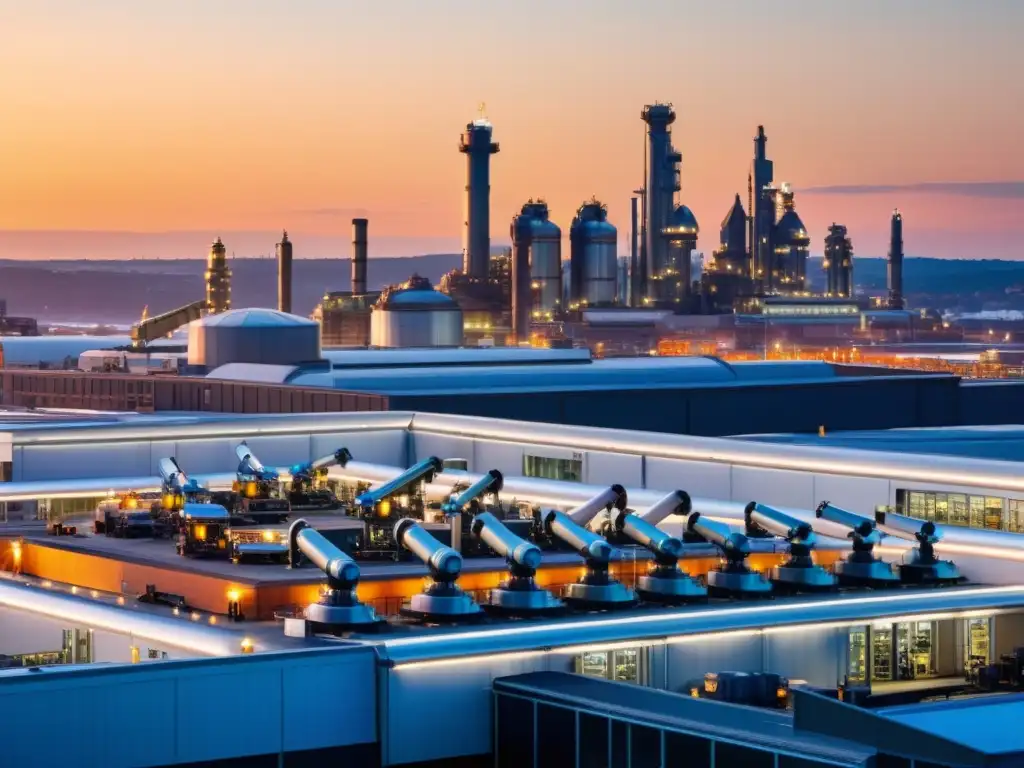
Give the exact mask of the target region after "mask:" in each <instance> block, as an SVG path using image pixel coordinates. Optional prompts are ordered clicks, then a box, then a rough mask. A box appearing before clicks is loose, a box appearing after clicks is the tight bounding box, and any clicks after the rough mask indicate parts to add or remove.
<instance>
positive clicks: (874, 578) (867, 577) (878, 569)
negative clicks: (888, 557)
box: [835, 560, 900, 588]
mask: <svg viewBox="0 0 1024 768" xmlns="http://www.w3.org/2000/svg"><path fill="white" fill-rule="evenodd" d="M835 571H836V576H837V577H838V578H839V583H840V584H841V585H842V586H844V587H875V588H883V587H894V586H896V585H897V584H899V583H900V578H899V576H897V575H896V574H895V573H893V572H892V566H891V565H889V564H888V563H883V562H882V561H881V560H871V561H869V562H857V561H854V560H840V561H839V562H837V563H836V566H835Z"/></svg>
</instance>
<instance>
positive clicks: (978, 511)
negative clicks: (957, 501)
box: [970, 496, 985, 528]
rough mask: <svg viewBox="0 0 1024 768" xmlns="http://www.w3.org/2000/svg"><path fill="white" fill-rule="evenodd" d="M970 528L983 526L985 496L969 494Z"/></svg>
mask: <svg viewBox="0 0 1024 768" xmlns="http://www.w3.org/2000/svg"><path fill="white" fill-rule="evenodd" d="M970 507H971V528H984V527H985V497H984V496H971V497H970Z"/></svg>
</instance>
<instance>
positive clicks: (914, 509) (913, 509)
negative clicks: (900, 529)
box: [907, 491, 924, 520]
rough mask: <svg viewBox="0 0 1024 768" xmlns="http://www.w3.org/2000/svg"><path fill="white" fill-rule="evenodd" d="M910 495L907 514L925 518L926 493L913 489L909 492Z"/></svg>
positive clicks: (919, 518)
mask: <svg viewBox="0 0 1024 768" xmlns="http://www.w3.org/2000/svg"><path fill="white" fill-rule="evenodd" d="M907 495H908V496H909V497H910V503H909V505H908V511H907V514H908V515H909V516H910V517H916V518H917V519H918V520H923V519H924V494H923V493H921V492H920V491H911V492H910V493H909V494H907Z"/></svg>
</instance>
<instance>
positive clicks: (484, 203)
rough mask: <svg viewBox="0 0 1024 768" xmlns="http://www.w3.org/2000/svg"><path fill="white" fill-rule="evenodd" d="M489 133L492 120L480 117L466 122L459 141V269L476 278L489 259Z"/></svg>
mask: <svg viewBox="0 0 1024 768" xmlns="http://www.w3.org/2000/svg"><path fill="white" fill-rule="evenodd" d="M491 133H492V126H491V123H490V122H489V121H488V120H486V119H484V118H480V119H478V120H474V121H473V122H472V123H470V124H469V125H467V126H466V132H465V133H464V134H462V137H461V139H460V142H459V151H460V152H462V153H463V154H464V155H465V156H466V198H465V221H464V222H463V238H462V271H463V272H464V273H465V274H466V275H468V276H470V277H474V278H477V279H478V280H486V279H487V271H488V265H489V264H490V259H491V155H493V154H496V153H497V152H498V143H497V142H496V141H491Z"/></svg>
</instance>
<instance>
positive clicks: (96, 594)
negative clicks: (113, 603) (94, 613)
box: [89, 589, 100, 597]
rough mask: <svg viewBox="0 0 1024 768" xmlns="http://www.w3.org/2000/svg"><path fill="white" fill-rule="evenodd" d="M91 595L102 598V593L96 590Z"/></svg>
mask: <svg viewBox="0 0 1024 768" xmlns="http://www.w3.org/2000/svg"><path fill="white" fill-rule="evenodd" d="M89 594H90V595H92V596H93V597H99V596H100V593H99V592H97V591H96V590H95V589H94V590H93V591H92V592H90V593H89Z"/></svg>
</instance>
